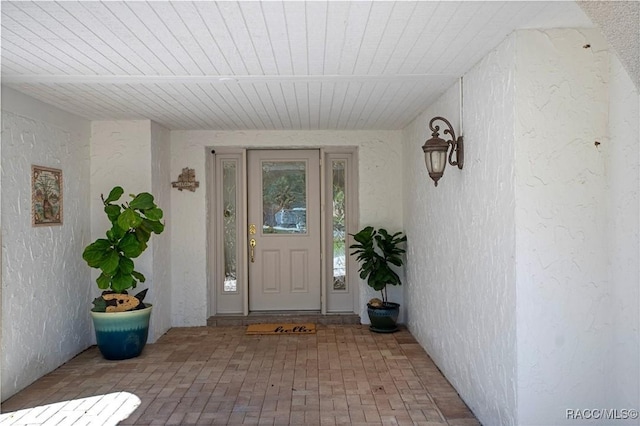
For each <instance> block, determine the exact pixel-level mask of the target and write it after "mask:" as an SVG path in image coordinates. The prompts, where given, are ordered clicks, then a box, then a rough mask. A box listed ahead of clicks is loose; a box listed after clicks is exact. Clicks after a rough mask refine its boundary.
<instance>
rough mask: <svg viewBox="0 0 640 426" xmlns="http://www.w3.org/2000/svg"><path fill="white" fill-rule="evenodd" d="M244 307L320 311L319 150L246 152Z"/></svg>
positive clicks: (265, 309)
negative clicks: (246, 285) (246, 283)
mask: <svg viewBox="0 0 640 426" xmlns="http://www.w3.org/2000/svg"><path fill="white" fill-rule="evenodd" d="M247 169H248V170H247V180H248V184H247V185H248V188H247V193H248V228H247V229H248V234H249V235H248V238H249V310H250V311H271V310H320V307H321V305H320V301H321V298H320V287H321V282H322V280H321V265H320V152H319V151H318V150H252V151H248V152H247Z"/></svg>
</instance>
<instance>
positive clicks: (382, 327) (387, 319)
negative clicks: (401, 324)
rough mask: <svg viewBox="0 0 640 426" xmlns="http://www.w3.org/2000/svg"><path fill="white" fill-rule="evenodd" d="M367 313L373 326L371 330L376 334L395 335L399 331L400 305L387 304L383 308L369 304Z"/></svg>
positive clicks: (370, 327)
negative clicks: (397, 323) (397, 322)
mask: <svg viewBox="0 0 640 426" xmlns="http://www.w3.org/2000/svg"><path fill="white" fill-rule="evenodd" d="M367 313H368V314H369V321H371V325H370V326H369V329H370V330H371V331H375V332H376V333H393V332H394V331H398V326H397V325H396V321H398V314H399V313H400V305H399V304H398V303H393V302H387V303H385V304H384V305H383V306H380V307H376V306H371V305H370V304H368V303H367Z"/></svg>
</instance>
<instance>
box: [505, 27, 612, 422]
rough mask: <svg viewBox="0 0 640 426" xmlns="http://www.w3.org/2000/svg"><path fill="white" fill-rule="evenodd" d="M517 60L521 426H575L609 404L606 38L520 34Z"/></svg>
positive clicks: (577, 33) (586, 33) (591, 33)
mask: <svg viewBox="0 0 640 426" xmlns="http://www.w3.org/2000/svg"><path fill="white" fill-rule="evenodd" d="M587 44H589V45H590V46H591V47H590V48H584V47H583V46H584V45H587ZM516 52H517V53H516V68H517V73H516V79H515V85H516V90H517V97H516V133H515V143H516V198H515V203H516V229H517V236H516V268H517V283H516V285H517V292H518V294H517V299H518V303H517V323H518V338H517V347H518V423H519V424H521V425H557V424H561V423H563V422H567V423H570V424H575V423H576V420H573V419H567V417H566V410H567V409H568V408H575V407H578V408H583V407H584V408H589V407H601V406H602V404H603V403H604V402H605V395H604V393H603V391H602V389H603V388H604V385H605V363H606V361H605V355H606V349H605V345H606V336H607V333H608V332H610V329H609V328H608V325H609V323H610V319H609V318H608V315H609V314H610V311H609V300H608V298H609V290H608V288H607V287H608V269H607V260H608V256H607V247H608V241H607V228H606V227H607V218H606V207H605V206H606V202H607V196H606V189H607V188H606V183H607V182H606V176H605V174H606V167H605V166H606V154H605V152H606V151H607V150H608V147H607V146H605V145H606V144H605V143H603V144H602V145H601V146H596V144H595V141H602V140H604V138H606V135H607V123H608V89H607V85H608V80H609V76H608V66H609V65H608V62H609V55H608V52H607V46H606V44H605V42H604V39H603V38H602V36H601V35H600V33H599V32H598V31H597V30H548V31H522V32H518V33H517V49H516ZM541 408H544V409H541Z"/></svg>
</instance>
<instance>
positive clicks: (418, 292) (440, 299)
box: [403, 36, 516, 425]
mask: <svg viewBox="0 0 640 426" xmlns="http://www.w3.org/2000/svg"><path fill="white" fill-rule="evenodd" d="M514 58H515V38H514V37H513V36H511V37H509V38H508V39H507V40H506V41H505V42H503V43H502V44H501V45H500V46H499V47H498V48H497V49H496V50H494V51H493V52H492V53H490V54H489V55H488V56H487V57H485V58H484V59H483V60H482V61H481V62H480V63H478V64H477V65H476V66H475V67H474V68H473V69H472V70H470V71H469V72H468V73H467V74H465V76H464V81H463V92H464V102H463V104H464V107H463V110H464V144H465V160H464V169H463V170H458V169H457V168H456V167H451V166H447V168H446V170H445V173H444V176H443V177H442V179H441V180H440V182H439V184H438V187H434V185H433V181H432V180H431V179H430V178H429V176H428V174H427V170H426V167H425V165H424V160H423V158H424V157H423V155H422V150H421V145H422V144H423V143H424V141H425V140H427V139H428V138H429V137H430V136H431V133H430V131H429V130H428V124H429V120H430V119H431V118H432V117H435V116H444V117H445V118H447V119H449V120H450V121H451V123H452V125H453V127H454V130H455V131H456V132H457V133H458V134H459V133H460V132H459V130H460V97H459V90H460V87H459V85H458V84H456V85H455V86H453V87H451V88H450V89H449V90H447V92H446V93H445V94H444V95H443V96H442V97H441V98H440V99H439V100H438V101H437V102H436V103H435V104H433V105H432V106H431V107H429V109H428V110H427V111H426V112H425V113H423V114H421V115H420V116H419V117H418V118H417V119H416V120H415V121H414V122H413V123H412V124H411V125H410V126H409V127H407V128H406V129H405V130H404V138H403V139H404V188H405V194H404V199H405V208H404V212H405V214H404V218H405V219H404V220H405V228H406V230H407V235H408V247H409V250H408V255H407V263H408V267H407V285H406V289H405V290H406V296H405V300H407V305H408V311H409V322H408V324H409V329H410V330H411V333H412V334H413V335H414V336H415V337H416V339H417V340H418V341H419V342H420V344H421V345H422V346H423V347H424V348H425V349H426V350H427V352H428V353H429V354H430V355H431V357H432V358H433V360H434V361H435V363H436V364H437V365H438V367H439V368H440V369H441V370H442V372H443V373H444V374H445V376H446V377H447V378H448V379H449V381H450V382H451V383H452V384H453V386H454V387H455V388H456V389H457V391H458V392H459V393H460V395H461V396H462V398H463V399H464V400H465V401H466V402H467V404H468V405H469V406H470V408H471V409H472V410H473V411H474V413H475V414H476V416H477V417H478V418H479V420H480V421H481V422H482V423H483V424H487V425H498V424H515V423H516V420H515V416H516V393H515V378H516V348H515V330H516V329H515V309H516V308H515V306H516V299H515V264H514V260H513V259H514V255H515V218H514V209H515V207H514V169H513V167H514V166H513V158H514V145H513V131H514V124H513V123H514V118H515V117H514V107H513V105H514V97H515V91H514V86H513V78H514V72H515V68H514ZM436 124H437V123H436ZM440 124H441V123H440ZM442 130H443V127H442V126H441V131H442ZM441 136H442V134H441Z"/></svg>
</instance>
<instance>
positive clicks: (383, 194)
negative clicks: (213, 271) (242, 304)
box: [171, 131, 403, 326]
mask: <svg viewBox="0 0 640 426" xmlns="http://www.w3.org/2000/svg"><path fill="white" fill-rule="evenodd" d="M171 139H172V140H171V142H172V155H171V158H172V162H171V176H173V177H177V176H178V174H179V173H180V171H181V170H182V168H183V167H187V166H189V167H190V168H193V169H195V171H196V177H197V179H198V180H199V181H200V188H199V189H198V190H197V191H196V192H195V193H192V192H189V191H173V192H172V197H171V209H172V210H171V211H172V220H173V222H174V223H177V224H179V225H176V226H175V229H174V231H173V232H172V234H171V241H172V244H171V245H172V247H174V249H173V251H172V253H171V256H172V258H171V261H172V277H173V279H172V282H173V300H174V304H173V318H174V319H173V325H174V326H192V325H204V324H205V323H206V319H207V315H208V309H207V276H206V274H207V259H206V253H207V250H206V248H207V223H206V213H205V212H206V207H205V206H206V199H207V196H208V195H207V194H208V191H209V189H208V188H207V187H206V179H205V174H206V172H205V158H206V157H205V155H210V154H209V151H207V150H205V147H213V148H219V147H233V146H236V147H247V148H267V147H273V148H301V147H316V148H319V147H322V146H356V147H358V158H359V165H358V169H359V189H358V191H359V200H360V204H359V214H360V218H359V219H360V225H361V226H364V225H374V226H386V227H387V228H389V229H401V228H402V191H401V189H400V188H401V185H402V171H401V170H402V147H401V132H399V131H352V132H349V131H342V132H338V131H304V132H298V131H266V132H258V131H251V132H214V131H175V132H172V133H171ZM178 226H179V228H178ZM178 247H179V249H177V248H178ZM374 295H375V293H374V292H372V291H370V289H369V288H368V287H367V286H366V284H364V283H361V286H360V301H361V303H360V306H363V307H364V306H365V303H366V301H367V300H369V299H370V298H371V297H374ZM390 297H392V298H393V300H395V301H398V302H400V303H401V304H402V303H403V300H402V289H400V288H394V289H392V291H391V292H390ZM360 314H361V317H362V318H363V320H364V321H368V318H367V316H366V312H365V311H364V310H363V311H362V312H360Z"/></svg>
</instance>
